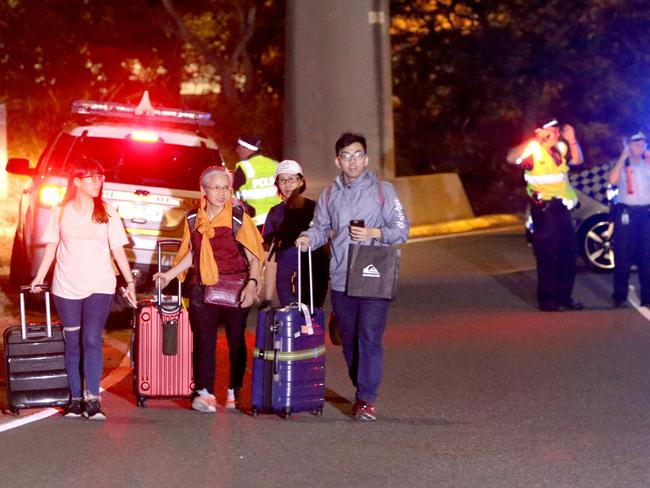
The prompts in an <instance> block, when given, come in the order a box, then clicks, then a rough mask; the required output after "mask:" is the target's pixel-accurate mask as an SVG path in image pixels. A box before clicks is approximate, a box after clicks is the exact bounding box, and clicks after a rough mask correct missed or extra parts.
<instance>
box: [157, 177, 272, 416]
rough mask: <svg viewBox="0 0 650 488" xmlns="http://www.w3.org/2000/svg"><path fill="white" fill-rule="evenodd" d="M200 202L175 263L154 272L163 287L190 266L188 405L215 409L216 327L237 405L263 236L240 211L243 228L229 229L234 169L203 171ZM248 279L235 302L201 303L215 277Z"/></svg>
mask: <svg viewBox="0 0 650 488" xmlns="http://www.w3.org/2000/svg"><path fill="white" fill-rule="evenodd" d="M200 186H201V204H200V206H199V209H198V211H197V214H196V220H195V221H194V225H193V229H190V224H188V221H187V220H186V222H185V233H184V235H183V241H182V242H181V247H180V249H179V251H178V254H177V255H176V259H175V260H174V263H175V264H174V266H173V267H172V268H171V269H169V270H168V271H165V272H163V273H156V275H154V280H155V279H158V278H160V280H161V286H163V287H164V286H166V285H167V284H168V283H169V282H170V281H171V280H172V279H173V278H175V277H176V276H179V275H180V276H179V278H180V279H181V280H184V279H185V273H186V271H187V270H190V271H191V272H190V276H189V278H188V279H189V280H190V288H189V289H190V324H191V326H192V332H193V333H194V382H195V384H196V391H195V396H194V399H193V401H192V408H193V409H194V410H198V411H200V412H207V413H210V412H216V410H217V409H216V400H215V396H214V376H215V366H216V364H215V353H216V341H217V326H218V325H219V324H220V323H223V324H224V325H225V329H226V339H227V341H228V349H229V357H230V385H229V388H228V396H227V401H226V408H235V407H236V401H238V396H239V391H240V389H241V387H242V383H243V379H244V373H245V371H246V341H245V337H244V334H245V332H244V329H245V327H246V317H247V315H248V309H249V307H250V306H251V305H252V304H253V302H254V300H255V297H256V295H257V293H258V292H259V279H260V274H261V269H262V266H261V263H262V262H263V259H264V248H263V247H262V237H261V236H260V233H259V231H258V230H257V228H256V227H255V224H254V223H253V221H252V220H251V218H250V217H249V216H248V215H246V214H243V219H242V222H241V226H239V229H238V230H237V231H236V232H233V198H232V173H230V172H229V171H228V170H226V169H225V168H222V167H218V166H211V167H209V168H206V169H205V170H204V171H203V173H202V174H201V178H200ZM220 274H221V275H224V276H225V275H228V276H230V277H233V276H234V277H238V278H243V279H245V280H246V283H245V285H244V288H243V289H242V291H241V294H240V298H239V306H232V307H229V306H224V305H214V304H211V303H206V302H204V289H205V285H215V284H217V283H218V281H219V276H220Z"/></svg>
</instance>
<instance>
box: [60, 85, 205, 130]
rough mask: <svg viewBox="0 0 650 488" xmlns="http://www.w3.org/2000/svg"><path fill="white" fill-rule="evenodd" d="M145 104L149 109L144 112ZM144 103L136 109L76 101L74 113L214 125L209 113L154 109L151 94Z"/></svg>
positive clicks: (73, 108) (130, 106) (131, 106)
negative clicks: (150, 98)
mask: <svg viewBox="0 0 650 488" xmlns="http://www.w3.org/2000/svg"><path fill="white" fill-rule="evenodd" d="M142 102H145V103H146V104H147V107H146V108H145V109H144V110H143V108H142V105H143V103H142ZM142 102H141V103H140V104H139V105H138V106H137V107H136V106H134V105H127V104H123V103H114V102H95V101H92V100H76V101H74V102H72V113H73V114H78V115H103V116H105V117H122V118H127V117H128V118H136V117H142V119H146V120H149V121H160V122H176V123H186V124H195V125H206V126H212V125H214V121H213V120H212V115H211V114H210V113H208V112H197V111H194V110H181V109H175V108H166V107H162V108H153V107H152V106H151V104H150V103H148V102H149V94H148V93H147V92H145V95H144V96H143V97H142Z"/></svg>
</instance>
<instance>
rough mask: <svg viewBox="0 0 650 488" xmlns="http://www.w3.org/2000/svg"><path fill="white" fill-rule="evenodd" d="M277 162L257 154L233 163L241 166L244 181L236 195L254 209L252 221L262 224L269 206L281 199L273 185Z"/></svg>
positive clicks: (238, 166) (236, 166)
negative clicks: (244, 177)
mask: <svg viewBox="0 0 650 488" xmlns="http://www.w3.org/2000/svg"><path fill="white" fill-rule="evenodd" d="M277 164H278V163H277V162H276V161H274V160H273V159H271V158H267V157H266V156H262V155H261V154H258V155H256V156H253V157H252V158H250V159H245V160H243V161H240V162H238V163H237V164H236V165H235V171H236V170H237V168H241V170H242V171H243V173H244V176H246V182H245V183H244V184H243V185H242V186H241V187H239V189H238V190H237V193H236V196H237V198H239V199H240V200H243V201H245V202H246V203H247V204H248V205H250V206H251V207H253V208H254V209H255V217H253V222H255V225H263V224H264V222H265V221H266V216H267V214H268V213H269V210H270V209H271V207H274V206H275V205H277V204H278V203H280V202H281V201H282V199H281V198H280V197H279V196H278V189H277V187H276V186H275V168H276V167H277Z"/></svg>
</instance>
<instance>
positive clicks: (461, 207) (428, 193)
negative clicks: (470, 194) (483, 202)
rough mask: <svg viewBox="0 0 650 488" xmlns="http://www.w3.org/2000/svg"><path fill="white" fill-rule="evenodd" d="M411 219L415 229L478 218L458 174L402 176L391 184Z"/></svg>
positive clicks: (394, 179)
mask: <svg viewBox="0 0 650 488" xmlns="http://www.w3.org/2000/svg"><path fill="white" fill-rule="evenodd" d="M389 181H390V182H391V183H393V185H395V189H396V190H397V194H398V195H399V197H400V200H401V201H402V204H403V205H404V208H405V209H406V212H407V215H408V216H409V218H410V219H411V225H414V226H415V225H426V224H435V223H438V222H448V221H451V220H459V219H468V218H472V217H474V211H473V210H472V206H471V205H470V203H469V200H468V198H467V195H466V194H465V189H464V188H463V185H462V183H461V181H460V178H459V177H458V175H457V174H456V173H439V174H433V175H421V176H400V177H397V178H393V179H391V180H389Z"/></svg>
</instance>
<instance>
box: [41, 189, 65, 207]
mask: <svg viewBox="0 0 650 488" xmlns="http://www.w3.org/2000/svg"><path fill="white" fill-rule="evenodd" d="M64 195H65V188H64V187H61V186H55V185H45V186H42V187H41V189H40V190H39V192H38V201H39V202H40V203H41V205H44V206H46V207H55V206H56V205H58V204H59V203H61V202H62V201H63V197H64Z"/></svg>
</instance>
